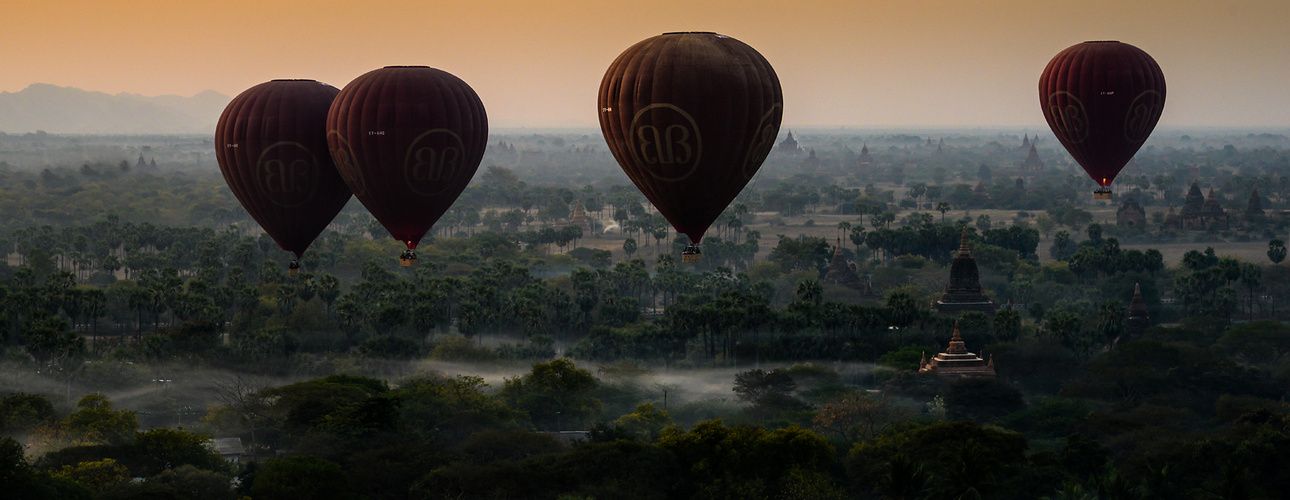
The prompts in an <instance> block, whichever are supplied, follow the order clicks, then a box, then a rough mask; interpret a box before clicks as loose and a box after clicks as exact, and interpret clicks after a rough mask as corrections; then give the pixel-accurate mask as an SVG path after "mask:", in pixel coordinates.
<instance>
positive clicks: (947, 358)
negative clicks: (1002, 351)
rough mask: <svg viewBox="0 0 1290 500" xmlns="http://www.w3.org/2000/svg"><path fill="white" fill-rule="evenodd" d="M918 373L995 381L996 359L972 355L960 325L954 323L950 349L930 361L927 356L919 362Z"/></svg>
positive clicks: (924, 355)
mask: <svg viewBox="0 0 1290 500" xmlns="http://www.w3.org/2000/svg"><path fill="white" fill-rule="evenodd" d="M918 373H932V374H935V375H937V376H939V377H942V378H985V379H993V378H994V377H995V373H994V357H993V356H991V357H990V361H986V360H984V359H981V356H977V355H976V354H973V353H970V352H968V350H967V344H964V343H963V336H962V335H959V323H958V322H957V321H955V322H954V336H953V337H951V338H950V347H949V349H946V350H945V352H943V353H940V354H937V355H936V357H934V358H932V359H931V360H930V361H929V360H928V359H927V354H923V359H921V360H919V362H918Z"/></svg>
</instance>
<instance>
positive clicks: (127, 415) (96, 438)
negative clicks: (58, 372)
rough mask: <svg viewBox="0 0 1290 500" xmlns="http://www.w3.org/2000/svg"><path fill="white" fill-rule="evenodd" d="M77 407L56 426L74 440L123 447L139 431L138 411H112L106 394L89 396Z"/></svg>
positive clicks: (84, 397)
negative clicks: (122, 444)
mask: <svg viewBox="0 0 1290 500" xmlns="http://www.w3.org/2000/svg"><path fill="white" fill-rule="evenodd" d="M76 406H77V408H79V409H78V410H76V411H74V412H72V413H69V414H68V415H67V416H65V417H63V419H62V420H60V421H59V422H58V424H57V427H58V429H59V430H60V431H61V432H65V433H67V435H68V437H70V438H71V439H74V440H77V441H80V442H91V443H92V442H107V443H112V444H120V443H124V442H126V441H127V440H129V439H130V438H131V437H134V431H135V429H137V428H139V419H138V418H137V417H136V413H135V412H133V411H130V410H114V409H112V402H111V401H109V400H108V398H107V396H105V395H103V394H100V393H97V392H96V393H93V394H87V395H85V396H83V397H81V399H80V401H77V402H76Z"/></svg>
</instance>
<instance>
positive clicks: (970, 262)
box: [932, 228, 997, 315]
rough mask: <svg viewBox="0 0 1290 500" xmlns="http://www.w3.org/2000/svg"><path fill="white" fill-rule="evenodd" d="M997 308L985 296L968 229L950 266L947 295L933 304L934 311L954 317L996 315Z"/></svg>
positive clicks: (964, 231) (964, 229)
mask: <svg viewBox="0 0 1290 500" xmlns="http://www.w3.org/2000/svg"><path fill="white" fill-rule="evenodd" d="M996 308H997V306H996V304H995V303H994V301H992V300H990V298H989V297H986V296H985V289H984V288H982V287H981V275H980V273H979V272H978V271H977V268H976V259H973V258H972V246H971V245H970V244H969V243H968V238H967V228H963V236H962V237H961V238H960V239H959V253H958V255H956V256H955V257H954V263H952V264H950V282H949V284H947V285H945V293H943V294H941V298H940V300H937V301H935V302H932V310H933V311H936V312H937V313H940V314H947V315H954V314H961V313H965V312H968V311H980V312H983V313H986V314H994V310H995V309H996Z"/></svg>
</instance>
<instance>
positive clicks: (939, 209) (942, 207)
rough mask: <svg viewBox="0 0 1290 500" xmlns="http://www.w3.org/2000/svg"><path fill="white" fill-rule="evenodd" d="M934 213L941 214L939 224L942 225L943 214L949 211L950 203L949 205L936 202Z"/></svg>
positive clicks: (946, 202) (943, 202)
mask: <svg viewBox="0 0 1290 500" xmlns="http://www.w3.org/2000/svg"><path fill="white" fill-rule="evenodd" d="M936 211H937V212H940V213H941V224H944V223H945V212H949V211H950V203H949V202H948V201H938V202H936Z"/></svg>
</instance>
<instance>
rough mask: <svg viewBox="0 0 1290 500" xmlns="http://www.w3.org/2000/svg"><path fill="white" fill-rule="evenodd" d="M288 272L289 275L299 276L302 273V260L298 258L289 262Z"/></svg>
mask: <svg viewBox="0 0 1290 500" xmlns="http://www.w3.org/2000/svg"><path fill="white" fill-rule="evenodd" d="M287 274H288V275H291V276H299V275H300V261H298V260H292V261H291V263H290V264H287Z"/></svg>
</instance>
